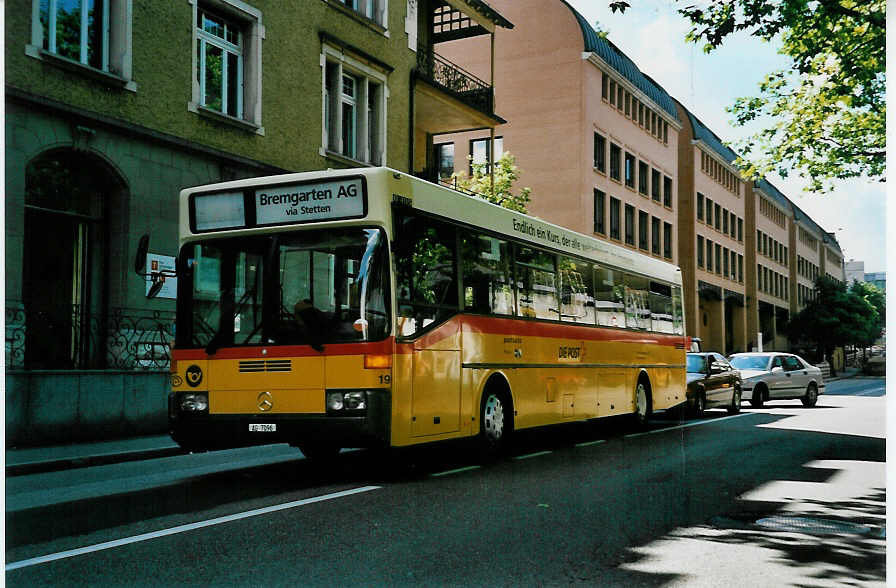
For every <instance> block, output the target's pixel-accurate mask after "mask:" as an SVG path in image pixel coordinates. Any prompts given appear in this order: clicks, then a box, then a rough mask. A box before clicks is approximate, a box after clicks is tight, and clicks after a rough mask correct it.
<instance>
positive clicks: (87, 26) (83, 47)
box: [25, 0, 137, 90]
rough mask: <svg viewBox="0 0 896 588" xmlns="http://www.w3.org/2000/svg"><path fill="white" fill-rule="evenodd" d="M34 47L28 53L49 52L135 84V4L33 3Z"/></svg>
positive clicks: (119, 0)
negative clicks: (132, 7)
mask: <svg viewBox="0 0 896 588" xmlns="http://www.w3.org/2000/svg"><path fill="white" fill-rule="evenodd" d="M32 14H33V15H35V17H36V18H37V22H35V23H33V24H34V25H36V26H32V27H31V43H30V44H29V45H27V46H26V48H25V53H26V54H27V55H30V56H31V57H36V58H38V59H41V58H42V56H41V53H42V52H46V53H50V54H53V55H55V56H57V57H62V58H64V59H68V60H71V61H74V62H77V63H80V64H81V65H84V66H87V67H91V68H94V69H97V70H100V71H104V72H107V73H110V74H112V75H114V76H116V77H118V78H121V79H122V80H124V81H126V82H127V84H126V85H125V87H126V88H127V89H130V90H136V89H137V86H136V84H134V83H133V82H132V81H131V63H132V50H131V2H130V1H129V0H32Z"/></svg>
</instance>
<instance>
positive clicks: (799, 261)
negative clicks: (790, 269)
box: [796, 255, 821, 281]
mask: <svg viewBox="0 0 896 588" xmlns="http://www.w3.org/2000/svg"><path fill="white" fill-rule="evenodd" d="M796 273H798V274H799V275H801V276H803V277H804V278H808V279H810V280H813V281H814V280H815V278H817V277H818V274H819V273H821V268H820V267H818V266H817V265H815V264H814V263H812V262H811V261H809V260H808V259H806V258H805V257H803V256H802V255H797V256H796Z"/></svg>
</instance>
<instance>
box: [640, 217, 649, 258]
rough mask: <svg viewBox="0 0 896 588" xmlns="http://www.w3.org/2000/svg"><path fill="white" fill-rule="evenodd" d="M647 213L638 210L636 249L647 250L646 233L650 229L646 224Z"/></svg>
mask: <svg viewBox="0 0 896 588" xmlns="http://www.w3.org/2000/svg"><path fill="white" fill-rule="evenodd" d="M647 223H648V219H647V213H646V212H644V211H643V210H639V211H638V249H643V250H644V251H647V247H648V245H647V233H648V232H649V231H650V227H649V226H648V224H647Z"/></svg>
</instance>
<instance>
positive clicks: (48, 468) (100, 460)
mask: <svg viewBox="0 0 896 588" xmlns="http://www.w3.org/2000/svg"><path fill="white" fill-rule="evenodd" d="M186 453H188V452H187V451H184V450H183V449H181V448H180V447H163V448H158V449H137V450H134V451H121V452H113V453H101V454H97V455H86V456H83V457H66V458H61V459H53V460H45V461H33V462H26V463H20V464H14V465H7V466H6V475H7V476H8V477H10V476H23V475H28V474H43V473H47V472H58V471H62V470H71V469H76V468H86V467H91V466H98V465H108V464H113V463H123V462H127V461H139V460H143V459H156V458H160V457H171V456H174V455H184V454H186Z"/></svg>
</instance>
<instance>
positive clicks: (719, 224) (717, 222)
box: [715, 203, 722, 231]
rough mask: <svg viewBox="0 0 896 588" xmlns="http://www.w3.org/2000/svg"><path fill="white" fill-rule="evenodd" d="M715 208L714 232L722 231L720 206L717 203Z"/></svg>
mask: <svg viewBox="0 0 896 588" xmlns="http://www.w3.org/2000/svg"><path fill="white" fill-rule="evenodd" d="M715 207H716V230H717V231H721V230H722V218H721V217H722V206H721V205H720V204H719V203H716V204H715Z"/></svg>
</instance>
